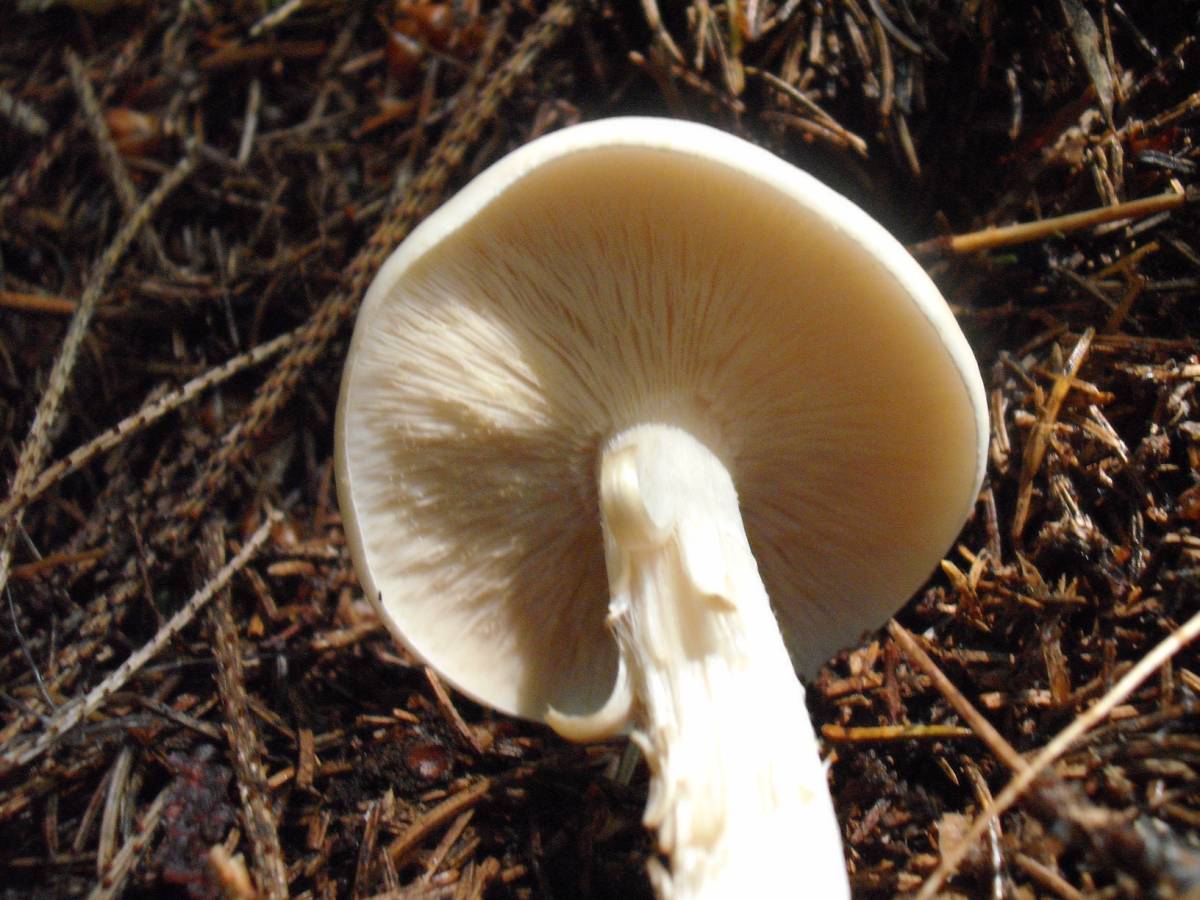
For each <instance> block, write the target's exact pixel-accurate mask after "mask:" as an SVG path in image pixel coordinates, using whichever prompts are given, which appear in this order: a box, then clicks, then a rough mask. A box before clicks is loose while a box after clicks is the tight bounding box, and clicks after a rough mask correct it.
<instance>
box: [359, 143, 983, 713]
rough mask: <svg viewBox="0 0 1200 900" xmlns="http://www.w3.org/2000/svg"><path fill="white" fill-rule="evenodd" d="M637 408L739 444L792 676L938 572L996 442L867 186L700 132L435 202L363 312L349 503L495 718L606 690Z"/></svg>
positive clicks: (554, 146) (592, 701) (585, 704)
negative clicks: (855, 187) (614, 465)
mask: <svg viewBox="0 0 1200 900" xmlns="http://www.w3.org/2000/svg"><path fill="white" fill-rule="evenodd" d="M640 422H665V423H670V424H676V425H680V426H682V427H686V428H689V429H691V430H692V431H693V432H694V433H696V435H697V436H698V437H700V438H701V439H702V440H704V441H705V442H707V443H708V444H709V445H710V446H711V447H712V449H713V450H714V451H715V452H717V453H718V454H719V455H720V456H721V457H722V458H723V459H724V460H725V462H726V464H727V466H728V467H729V469H730V471H731V473H732V475H733V479H734V482H735V484H736V486H737V489H738V492H739V496H740V502H741V509H742V514H743V517H744V520H745V525H746V531H747V533H748V535H749V538H750V543H751V546H752V548H753V550H754V554H755V557H756V559H757V560H758V564H759V567H760V570H761V573H762V576H763V580H764V582H765V584H766V587H767V591H768V593H769V594H770V596H771V598H772V601H773V603H774V605H775V609H776V613H777V616H778V619H779V623H780V626H781V628H782V631H783V634H784V636H785V639H786V641H787V643H788V647H789V650H790V651H791V653H792V658H793V661H794V662H795V664H796V666H797V668H798V670H799V671H801V672H802V673H811V672H813V671H814V670H815V669H816V667H817V666H819V665H820V663H821V662H823V661H824V660H825V659H827V658H828V657H829V656H830V655H831V654H832V653H834V652H835V651H836V650H838V649H839V648H841V647H843V646H846V645H848V644H851V643H853V642H854V641H856V640H857V639H858V637H859V636H860V635H861V634H862V632H863V631H864V630H866V629H870V628H873V627H876V626H878V625H879V624H881V623H882V622H883V621H884V620H885V619H886V618H887V617H888V616H889V615H890V614H891V613H892V612H894V611H895V609H896V608H897V607H898V606H899V605H900V604H901V603H903V602H904V601H905V600H906V599H907V598H908V596H909V595H910V594H911V593H912V591H914V590H915V589H916V588H917V587H918V586H919V585H920V584H921V583H922V582H923V581H924V579H925V578H927V577H928V575H929V572H930V570H931V569H932V568H933V567H934V565H935V564H936V562H937V560H938V559H939V558H940V556H941V554H942V553H943V552H944V551H945V550H946V548H947V547H948V546H949V544H950V543H951V541H952V540H953V539H954V537H955V535H956V534H957V532H958V530H959V528H960V527H961V525H962V523H963V521H964V520H965V518H966V517H967V515H968V514H969V512H970V509H971V507H972V504H973V503H974V500H975V495H976V493H977V491H978V488H979V484H980V481H981V479H982V475H983V466H984V459H985V450H986V439H987V420H986V411H985V403H984V395H983V387H982V383H981V382H980V378H979V372H978V369H977V367H976V364H975V361H974V359H973V357H972V355H971V352H970V349H969V347H968V346H967V344H966V341H965V340H964V338H963V336H962V334H961V332H960V331H959V329H958V327H957V325H956V324H955V322H954V319H953V317H952V316H951V314H950V312H949V310H948V308H947V307H946V305H945V303H944V301H943V300H942V298H941V296H940V295H939V294H938V292H937V290H936V288H935V287H934V286H933V284H932V283H931V282H930V281H929V279H928V278H927V277H926V275H925V273H924V272H923V271H922V270H921V269H920V267H919V266H918V265H917V264H916V263H915V262H914V261H913V260H912V259H911V257H909V255H908V254H907V253H906V252H905V251H904V249H903V248H902V247H901V246H900V245H899V244H898V243H897V242H896V241H895V240H894V239H893V238H892V237H891V236H890V235H888V234H887V233H886V232H885V231H884V230H883V229H882V228H881V227H880V226H879V225H878V224H877V223H875V222H874V221H873V220H872V219H870V218H869V217H868V216H867V215H866V214H865V213H863V212H862V211H861V210H859V209H858V208H857V207H856V206H854V205H853V204H851V203H850V202H849V201H847V200H846V199H845V198H843V197H841V196H840V195H838V194H836V193H835V192H833V191H831V190H830V189H828V188H826V187H825V186H823V185H822V184H820V183H819V182H817V181H816V180H814V179H813V178H811V177H810V176H808V175H807V174H805V173H803V172H801V171H799V170H798V169H795V168H794V167H792V166H790V165H788V164H787V163H785V162H783V161H782V160H780V159H778V158H777V157H775V156H773V155H771V154H769V153H767V152H766V151H763V150H761V149H759V148H757V147H754V146H752V145H750V144H748V143H746V142H745V141H742V140H740V139H738V138H736V137H733V136H731V135H728V134H725V133H722V132H719V131H715V130H713V129H711V128H707V127H705V126H701V125H696V124H691V123H685V122H679V121H673V120H662V119H609V120H603V121H599V122H593V123H590V124H586V125H580V126H576V127H574V128H569V129H564V130H563V131H560V132H557V133H555V134H552V135H549V136H547V137H545V138H542V139H540V140H537V141H534V142H532V143H531V144H528V145H526V146H525V147H523V148H521V149H520V150H518V151H516V152H514V153H513V154H511V155H509V156H508V157H506V158H505V159H503V160H501V161H500V162H499V163H497V164H496V165H494V166H493V167H492V168H490V169H488V170H487V171H486V172H484V173H483V174H482V175H480V176H479V177H478V178H476V179H475V180H474V181H473V182H471V184H469V185H468V186H467V187H466V188H464V189H463V191H461V192H460V193H459V194H458V195H457V196H456V197H455V198H453V199H452V200H451V201H450V202H449V203H447V204H446V205H445V206H444V207H442V208H441V209H440V210H439V211H438V212H436V213H435V214H434V215H432V216H431V217H430V218H429V219H427V220H426V221H425V222H424V223H423V224H422V225H421V227H419V228H418V229H417V230H415V231H414V232H413V233H412V235H411V236H410V237H409V238H408V239H407V240H406V241H405V242H404V243H403V244H402V245H401V246H400V247H399V248H398V249H397V250H396V251H395V253H393V255H392V256H391V257H390V258H389V260H388V262H387V263H386V264H385V265H384V266H383V268H382V269H381V270H380V272H379V275H378V276H377V278H376V280H375V282H374V283H373V284H372V286H371V289H370V290H369V291H368V293H367V296H366V299H365V300H364V303H363V307H362V311H361V312H360V314H359V319H358V323H357V326H356V329H355V333H354V340H353V344H352V348H351V352H350V355H349V358H348V360H347V363H346V369H345V373H344V375H343V383H342V396H341V401H340V403H339V409H338V424H337V437H336V440H337V461H338V494H339V499H340V501H341V508H342V512H343V517H344V520H345V524H346V535H347V539H348V541H349V544H350V548H351V551H352V554H353V556H354V561H355V565H356V567H357V570H358V574H359V577H360V579H361V580H362V583H363V586H364V588H365V590H366V591H367V593H368V595H370V596H371V597H372V599H374V600H376V601H377V602H379V604H380V605H381V607H382V610H383V612H384V615H385V618H386V619H387V620H388V624H389V626H390V627H391V628H392V630H393V632H394V633H395V634H396V635H397V636H398V637H399V638H400V639H401V640H402V641H403V642H404V643H405V644H406V645H407V646H408V647H409V648H410V649H411V650H413V651H414V652H415V653H416V654H417V655H418V656H420V657H421V658H423V659H424V660H426V661H428V662H429V663H430V664H431V665H433V666H434V667H435V668H437V669H438V670H439V671H440V672H442V673H443V675H445V676H446V677H447V678H448V679H449V680H450V681H451V682H453V683H454V684H455V685H456V686H457V687H459V688H460V689H461V690H463V691H464V692H466V693H467V694H469V695H471V696H473V697H475V698H477V699H478V700H480V701H482V702H484V703H487V704H490V705H492V706H494V707H497V708H499V709H501V710H504V711H506V712H509V713H513V714H516V715H522V716H527V717H533V718H537V717H540V716H542V715H544V713H545V711H546V709H547V706H548V705H553V706H554V707H555V708H557V709H559V710H561V711H563V712H566V713H579V714H582V713H587V712H590V711H592V710H594V709H595V708H597V707H598V706H600V705H601V704H603V702H604V700H605V699H606V698H607V697H608V695H609V692H610V689H611V687H612V683H613V679H614V677H615V673H616V648H615V645H614V643H613V641H612V640H611V638H610V637H609V635H608V633H607V632H606V630H605V626H604V617H605V612H606V607H607V601H608V594H607V586H606V583H605V566H604V552H603V546H602V541H601V532H600V523H599V518H598V516H599V513H598V509H597V500H596V485H595V480H596V467H597V456H598V451H599V448H600V447H601V446H602V445H603V444H604V443H605V441H607V440H608V439H609V438H610V437H611V436H612V435H613V434H614V433H615V432H617V431H619V430H620V429H623V428H626V427H629V426H632V425H635V424H638V423H640Z"/></svg>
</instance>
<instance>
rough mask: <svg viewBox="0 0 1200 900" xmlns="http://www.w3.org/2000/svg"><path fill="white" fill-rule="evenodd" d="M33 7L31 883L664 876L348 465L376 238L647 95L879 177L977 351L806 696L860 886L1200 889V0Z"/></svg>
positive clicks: (17, 396)
mask: <svg viewBox="0 0 1200 900" xmlns="http://www.w3.org/2000/svg"><path fill="white" fill-rule="evenodd" d="M18 6H19V10H12V9H10V10H8V11H6V12H5V14H4V20H5V25H4V27H3V28H2V29H0V134H3V139H2V140H0V435H3V443H2V445H0V459H2V463H0V470H2V471H3V473H4V479H3V490H0V541H2V544H0V587H2V590H0V594H2V597H0V848H2V849H0V896H5V897H17V896H22V897H24V896H41V897H62V896H74V895H82V894H88V893H90V895H91V896H95V897H110V896H111V897H116V896H121V895H125V896H135V897H136V896H148V895H154V896H160V895H164V896H191V897H213V896H219V895H221V894H222V893H224V894H225V895H227V896H236V897H251V896H255V895H260V896H263V897H271V898H276V897H283V896H288V895H290V896H315V897H332V896H355V897H368V896H374V895H379V894H388V895H389V896H395V897H409V898H425V897H430V898H432V897H464V898H466V897H479V896H487V897H508V896H516V897H560V898H563V897H567V898H573V897H614V898H615V897H622V898H624V897H639V896H649V895H650V889H649V884H648V881H647V879H646V875H645V862H646V859H647V857H648V855H649V854H650V853H651V852H652V845H651V841H650V838H649V836H648V835H647V834H646V832H645V831H644V829H643V828H642V825H641V811H642V806H643V804H644V802H645V791H646V779H647V776H646V772H645V769H644V767H642V766H639V767H638V768H637V770H635V771H634V773H633V776H632V779H621V778H617V777H616V775H617V770H618V766H619V762H620V760H621V757H622V751H623V747H622V744H621V743H620V742H613V743H609V744H602V745H598V746H591V747H583V746H575V745H570V744H567V743H565V742H564V741H562V740H561V739H559V738H558V737H556V736H555V735H554V734H553V733H552V732H550V731H549V730H548V729H546V728H544V727H542V726H540V725H536V724H531V723H525V722H519V721H512V720H508V719H506V718H504V717H502V716H499V715H497V714H495V713H492V712H490V711H489V710H486V709H484V708H481V707H480V706H478V705H476V704H475V703H472V702H470V701H468V700H466V699H464V698H462V697H461V696H459V695H457V694H455V693H454V692H453V691H450V690H448V689H447V688H446V687H445V686H444V685H443V684H442V683H441V682H440V681H439V680H438V679H437V677H436V675H434V674H432V673H430V672H429V671H427V670H426V669H425V668H423V667H422V666H420V665H418V664H416V663H415V662H414V660H413V659H412V658H410V657H409V656H407V655H406V654H405V653H404V652H403V651H402V650H401V649H399V648H398V647H397V646H396V645H395V644H394V643H393V642H392V640H391V639H390V638H389V636H388V634H387V632H386V631H385V630H384V628H383V626H382V625H381V624H380V622H379V621H378V620H377V619H376V617H375V616H374V615H373V613H372V612H371V609H370V607H369V605H367V604H366V603H365V602H364V600H363V597H362V592H361V590H360V588H359V587H358V584H357V581H356V578H355V575H354V572H353V568H352V565H351V563H350V559H349V555H348V553H347V550H346V545H345V541H344V537H343V531H342V525H341V519H340V517H339V513H338V509H337V503H336V498H335V493H334V489H333V466H332V420H333V413H334V408H335V404H336V398H337V386H338V378H339V372H340V367H341V360H342V357H343V355H344V353H345V350H346V345H347V340H348V335H349V330H350V326H351V322H352V319H353V314H354V312H355V308H356V305H357V303H358V301H359V300H360V298H361V295H362V291H363V289H364V287H365V285H366V284H367V283H368V282H369V280H370V278H371V277H372V275H373V274H374V272H375V270H376V268H377V267H378V265H379V263H380V261H381V260H382V259H383V257H384V256H385V255H386V254H387V252H388V251H390V249H391V248H392V247H394V246H395V244H396V243H398V241H399V240H400V239H401V238H402V237H403V236H404V235H405V234H406V233H407V231H408V230H409V229H411V227H412V226H413V225H414V224H415V223H417V222H418V221H420V219H421V218H422V217H423V216H424V215H426V214H427V213H428V212H430V211H431V210H432V209H434V208H436V207H437V206H438V205H439V204H440V203H441V202H442V201H443V200H445V199H446V198H447V197H448V196H450V195H451V194H452V193H453V192H454V190H456V189H457V187H459V186H461V185H462V184H463V183H465V181H466V180H468V179H469V178H470V177H471V176H472V175H473V174H475V173H477V172H478V171H480V170H481V169H482V168H483V167H485V166H486V165H488V164H489V163H490V162H492V161H494V160H496V159H497V158H499V157H500V156H501V155H503V154H504V153H505V152H506V151H507V150H509V149H512V148H514V147H516V146H519V145H520V144H522V143H524V142H526V141H528V140H529V139H531V138H532V137H534V136H535V135H538V134H541V133H545V132H547V131H551V130H554V129H557V128H560V127H562V126H564V125H568V124H570V123H572V122H575V121H578V120H582V119H591V118H597V117H601V116H605V115H614V114H624V113H634V112H636V113H643V114H656V115H670V116H676V117H681V118H690V119H696V120H701V121H705V122H708V123H710V124H713V125H715V126H718V127H720V128H723V129H726V130H728V131H731V132H734V133H736V134H739V135H742V136H744V137H746V138H748V139H750V140H753V141H755V142H757V143H760V144H763V145H764V146H766V147H768V148H770V149H772V150H773V151H775V152H777V153H779V154H780V155H781V156H783V157H784V158H786V159H788V160H790V161H791V162H794V163H795V164H797V165H799V166H801V167H802V168H805V169H807V170H809V171H811V172H813V173H815V174H817V175H818V176H819V177H821V178H822V179H823V180H825V181H827V182H828V183H830V184H831V185H833V186H834V187H836V188H837V189H838V190H840V191H842V192H843V193H845V194H847V195H848V196H849V197H851V198H852V199H853V200H855V201H856V202H857V203H859V204H860V205H861V206H863V207H864V208H865V209H867V210H868V211H869V212H870V213H872V214H873V215H875V216H876V217H877V218H879V219H880V220H881V221H882V222H883V223H884V224H885V225H887V226H888V227H889V228H890V229H892V230H893V231H894V232H895V233H896V234H897V236H898V237H899V238H900V239H901V240H902V241H903V242H905V243H906V244H908V245H909V246H910V247H912V248H913V250H914V253H915V254H916V255H917V256H918V258H919V259H920V261H921V262H922V263H923V264H924V265H925V266H926V268H927V270H928V271H929V272H930V274H931V275H932V277H933V278H934V280H935V281H936V282H937V283H938V285H939V286H940V287H941V289H942V291H943V293H944V294H945V296H946V297H947V299H948V301H949V302H950V304H951V307H952V308H953V310H954V312H955V314H956V315H957V317H958V319H959V321H960V323H961V325H962V327H963V329H964V331H965V332H966V334H967V337H968V339H969V340H970V342H971V344H972V346H973V348H974V349H975V351H976V354H977V356H978V358H979V361H980V365H981V368H982V371H983V373H984V381H985V384H986V386H987V390H988V398H989V403H990V413H991V428H992V444H991V452H990V457H989V469H988V475H987V479H986V481H985V484H984V488H983V491H982V493H981V495H980V499H979V503H978V504H977V507H976V513H975V515H974V517H973V519H972V520H971V521H970V522H969V523H968V524H967V525H966V526H965V528H964V530H963V532H962V534H961V536H960V538H959V540H958V542H957V543H956V545H955V547H954V548H953V549H952V550H951V551H950V552H949V554H948V557H947V559H946V560H945V561H944V562H943V564H942V566H941V568H940V569H939V570H938V571H937V572H936V573H932V574H931V580H930V581H929V583H928V584H927V585H926V586H925V587H924V588H923V589H922V590H921V591H920V592H919V593H918V594H917V595H916V597H914V599H913V600H912V601H911V602H910V603H909V604H908V606H907V607H905V608H904V610H903V611H902V612H900V613H899V614H898V616H897V620H896V621H895V622H893V623H891V624H890V625H889V626H888V627H887V628H886V629H885V630H883V631H882V632H880V633H877V634H875V635H873V636H872V635H868V636H866V637H865V638H864V643H863V645H862V646H860V647H858V648H856V649H853V650H850V651H847V652H845V653H843V654H841V655H840V656H838V657H837V658H835V659H833V660H831V661H829V663H828V664H827V665H826V666H825V668H824V669H823V670H822V671H821V673H820V675H819V676H818V677H817V678H816V679H815V680H814V681H813V682H812V684H811V685H810V688H809V703H810V707H811V710H812V713H813V716H814V720H815V721H816V722H818V723H820V730H821V735H822V738H823V744H824V751H825V753H826V754H827V755H828V757H829V759H830V784H831V789H832V791H833V795H834V798H835V803H836V806H837V811H838V815H839V818H840V820H841V825H842V833H843V839H844V842H845V848H846V854H847V863H848V867H849V871H850V873H851V883H852V885H853V888H854V891H855V894H856V896H863V897H876V896H878V897H884V896H895V895H903V894H913V893H916V892H917V891H919V890H921V889H922V886H923V885H925V886H926V890H928V891H933V890H935V889H937V890H941V891H943V892H949V893H951V894H957V895H960V896H970V897H996V898H1002V897H1034V896H1039V897H1041V896H1046V897H1062V898H1072V897H1084V896H1087V897H1092V896H1111V897H1138V896H1160V897H1183V896H1191V897H1200V657H1198V656H1197V653H1196V651H1195V650H1194V649H1191V648H1188V647H1185V646H1184V645H1185V643H1186V642H1187V641H1188V640H1190V639H1191V638H1192V637H1193V636H1195V634H1196V632H1197V630H1200V628H1198V623H1197V621H1196V620H1195V619H1194V617H1195V616H1196V614H1197V611H1198V610H1200V603H1198V602H1197V598H1198V597H1200V240H1198V239H1197V235H1198V234H1200V229H1198V226H1200V214H1198V213H1197V207H1196V205H1195V202H1194V201H1195V200H1196V191H1197V188H1198V186H1200V185H1198V184H1197V170H1198V168H1200V144H1198V141H1197V139H1198V137H1200V92H1197V86H1198V83H1197V80H1196V78H1195V75H1194V73H1195V72H1196V71H1197V67H1198V66H1200V46H1198V41H1197V38H1196V37H1195V35H1196V34H1197V33H1198V32H1200V27H1198V26H1200V22H1198V21H1197V20H1198V17H1200V6H1197V4H1196V3H1194V2H1170V3H1168V2H1147V3H1130V2H1120V3H1118V2H1117V0H1038V2H1034V3H1027V4H1026V3H1019V4H1011V3H1009V4H1006V3H998V2H995V0H974V2H948V0H936V2H935V0H788V2H780V0H728V2H726V0H690V2H683V3H659V4H656V3H655V2H654V0H642V2H641V3H633V2H624V0H559V2H556V3H554V4H550V5H546V4H540V3H535V2H533V0H512V2H509V3H503V4H499V5H492V4H488V5H487V6H486V8H483V9H480V8H478V7H479V3H478V0H476V2H471V0H461V2H453V3H428V2H406V0H394V2H375V3H369V4H357V3H351V2H336V0H333V2H330V0H288V2H284V3H278V4H275V3H273V4H269V5H268V4H265V3H255V2H249V0H228V2H210V0H190V2H188V0H185V2H179V3H164V4H154V3H145V4H138V3H130V4H123V3H115V4H114V3H112V2H108V3H105V2H102V0H74V2H68V3H61V4H52V3H47V2H41V0H21V2H20V3H18ZM1142 200H1146V201H1147V202H1146V203H1143V204H1141V205H1139V206H1133V207H1129V208H1126V207H1122V206H1120V204H1123V203H1129V202H1131V201H1142ZM1114 210H1115V211H1114ZM1072 213H1089V215H1086V216H1084V217H1082V219H1068V220H1065V221H1062V222H1053V223H1052V224H1051V226H1050V227H1049V228H1046V229H1042V230H1040V231H1039V230H1037V229H1033V230H1018V231H1016V232H1015V233H1012V232H1008V231H996V230H993V231H988V229H992V228H994V227H997V226H1003V225H1008V224H1013V223H1037V222H1044V221H1045V220H1050V219H1053V218H1054V217H1057V216H1064V215H1067V214H1072ZM882 438H883V439H886V436H882ZM1151 654H1156V655H1154V656H1151ZM1015 778H1021V779H1023V780H1024V781H1026V782H1030V783H1029V784H1025V785H1024V786H1022V785H1013V786H1012V787H1008V789H1006V787H1007V786H1009V785H1010V784H1012V782H1013V780H1014V779H1015ZM974 822H978V829H981V835H982V836H981V837H980V838H979V839H978V840H974V839H971V840H967V835H968V831H969V829H970V828H971V826H972V823H974ZM962 848H965V853H960V852H959V851H960V850H961V849H962ZM957 856H962V859H961V860H959V861H957V862H955V861H954V858H955V857H957ZM945 875H950V877H949V880H948V881H947V882H946V883H945V884H944V885H943V886H941V887H940V888H939V887H938V885H939V884H940V882H941V879H942V878H943V877H944V876H945ZM795 877H796V879H797V884H798V885H802V884H803V879H804V873H803V872H800V871H797V872H796V873H795Z"/></svg>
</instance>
